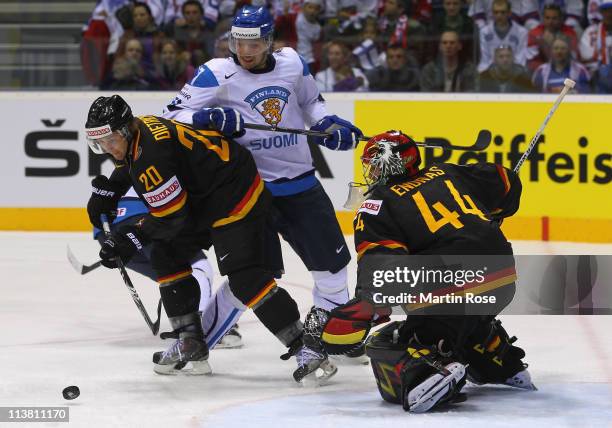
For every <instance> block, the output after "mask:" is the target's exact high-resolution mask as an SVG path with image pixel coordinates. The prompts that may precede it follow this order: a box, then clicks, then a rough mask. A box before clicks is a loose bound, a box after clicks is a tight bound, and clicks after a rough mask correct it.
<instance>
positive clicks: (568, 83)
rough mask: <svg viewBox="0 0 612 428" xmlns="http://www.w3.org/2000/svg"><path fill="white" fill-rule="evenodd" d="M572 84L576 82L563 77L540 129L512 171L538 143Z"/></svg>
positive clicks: (574, 84) (519, 165)
mask: <svg viewBox="0 0 612 428" xmlns="http://www.w3.org/2000/svg"><path fill="white" fill-rule="evenodd" d="M574 86H576V82H574V81H573V80H572V79H565V80H564V81H563V90H562V91H561V93H560V94H559V96H558V97H557V100H556V101H555V103H554V104H553V106H552V108H551V109H550V111H549V112H548V114H547V115H546V118H544V122H542V125H540V129H538V132H536V134H535V135H534V136H533V138H532V139H531V142H530V143H529V147H527V150H526V151H525V153H523V156H521V158H520V159H519V161H518V163H517V164H516V166H515V167H514V172H518V170H519V169H520V168H521V165H523V163H524V162H525V161H526V160H527V158H528V157H529V154H530V153H531V151H532V150H533V148H534V147H535V146H536V144H538V141H539V140H540V137H541V136H542V132H544V128H546V125H548V121H549V120H550V118H551V117H552V115H553V114H554V113H555V111H556V110H557V108H558V107H559V104H561V101H563V98H564V97H565V96H566V95H567V93H568V92H569V90H570V89H572V88H573V87H574Z"/></svg>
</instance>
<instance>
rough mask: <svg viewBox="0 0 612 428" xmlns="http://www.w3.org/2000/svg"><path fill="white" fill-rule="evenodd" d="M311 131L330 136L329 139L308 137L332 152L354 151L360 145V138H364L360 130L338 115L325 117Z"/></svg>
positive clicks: (312, 141) (310, 140)
mask: <svg viewBox="0 0 612 428" xmlns="http://www.w3.org/2000/svg"><path fill="white" fill-rule="evenodd" d="M310 130H311V131H317V132H326V133H328V134H330V136H329V137H314V136H308V141H309V142H311V143H315V144H319V145H321V146H325V147H327V148H328V149H331V150H352V149H354V148H355V147H356V146H357V143H359V137H363V132H361V130H360V129H359V128H357V127H356V126H355V125H353V124H352V123H351V122H349V121H347V120H344V119H341V118H339V117H338V116H336V115H332V116H325V117H324V118H323V119H321V120H320V121H318V122H317V123H315V124H314V126H313V127H312V128H310Z"/></svg>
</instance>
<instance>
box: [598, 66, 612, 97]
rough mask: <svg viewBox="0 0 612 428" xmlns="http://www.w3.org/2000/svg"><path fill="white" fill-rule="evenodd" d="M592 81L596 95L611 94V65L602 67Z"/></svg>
mask: <svg viewBox="0 0 612 428" xmlns="http://www.w3.org/2000/svg"><path fill="white" fill-rule="evenodd" d="M594 80H595V90H596V91H597V93H598V94H612V64H608V65H602V66H601V67H600V68H599V69H598V70H597V73H596V74H595V77H594Z"/></svg>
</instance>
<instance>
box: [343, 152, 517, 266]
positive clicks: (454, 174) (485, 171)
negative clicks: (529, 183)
mask: <svg viewBox="0 0 612 428" xmlns="http://www.w3.org/2000/svg"><path fill="white" fill-rule="evenodd" d="M520 195H521V182H520V180H519V178H518V176H517V175H516V174H515V173H514V172H512V171H511V170H508V169H506V168H504V167H502V166H500V165H495V164H490V163H479V164H473V165H454V164H437V165H432V166H430V167H428V168H425V169H423V170H422V171H420V173H419V174H418V175H417V176H415V177H411V178H406V177H404V178H395V179H394V180H393V181H390V182H389V183H387V184H386V185H381V186H377V187H375V188H374V189H373V191H372V192H371V193H370V194H369V196H368V199H367V200H366V201H365V202H363V204H362V205H361V207H360V208H359V209H358V210H357V213H356V216H355V219H354V221H353V228H354V231H355V248H356V251H357V257H358V260H359V259H360V258H361V257H362V256H363V255H364V254H366V253H370V254H376V253H389V254H512V247H511V245H510V243H509V242H508V241H507V240H506V238H505V236H504V235H503V233H502V232H501V230H500V228H499V223H498V222H496V221H492V220H497V219H501V218H503V217H508V216H511V215H512V214H514V213H515V212H516V211H517V210H518V207H519V199H520Z"/></svg>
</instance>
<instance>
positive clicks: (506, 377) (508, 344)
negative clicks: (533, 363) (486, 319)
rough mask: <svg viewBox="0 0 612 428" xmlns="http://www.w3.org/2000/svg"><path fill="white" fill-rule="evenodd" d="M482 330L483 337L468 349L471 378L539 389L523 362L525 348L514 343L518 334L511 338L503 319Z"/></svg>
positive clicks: (485, 325) (526, 388)
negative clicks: (503, 324)
mask: <svg viewBox="0 0 612 428" xmlns="http://www.w3.org/2000/svg"><path fill="white" fill-rule="evenodd" d="M480 329H481V330H480V332H479V335H480V336H481V337H482V339H480V340H479V341H478V342H476V344H473V345H471V346H469V347H468V349H467V360H468V363H469V368H468V377H467V378H468V380H469V381H470V382H472V383H475V384H477V385H484V384H487V383H494V384H501V385H508V386H512V387H514V388H519V389H524V390H527V391H537V388H536V386H535V385H534V384H533V382H532V381H531V375H530V373H529V371H528V370H527V367H528V365H527V364H526V363H524V362H523V361H522V359H523V358H525V351H523V349H521V348H519V347H518V346H515V345H514V342H516V340H517V338H516V336H512V337H509V335H508V333H507V332H506V330H505V329H504V328H503V327H502V325H501V321H500V320H496V319H493V320H492V321H491V322H490V323H487V324H483V325H482V326H481V327H480Z"/></svg>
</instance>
